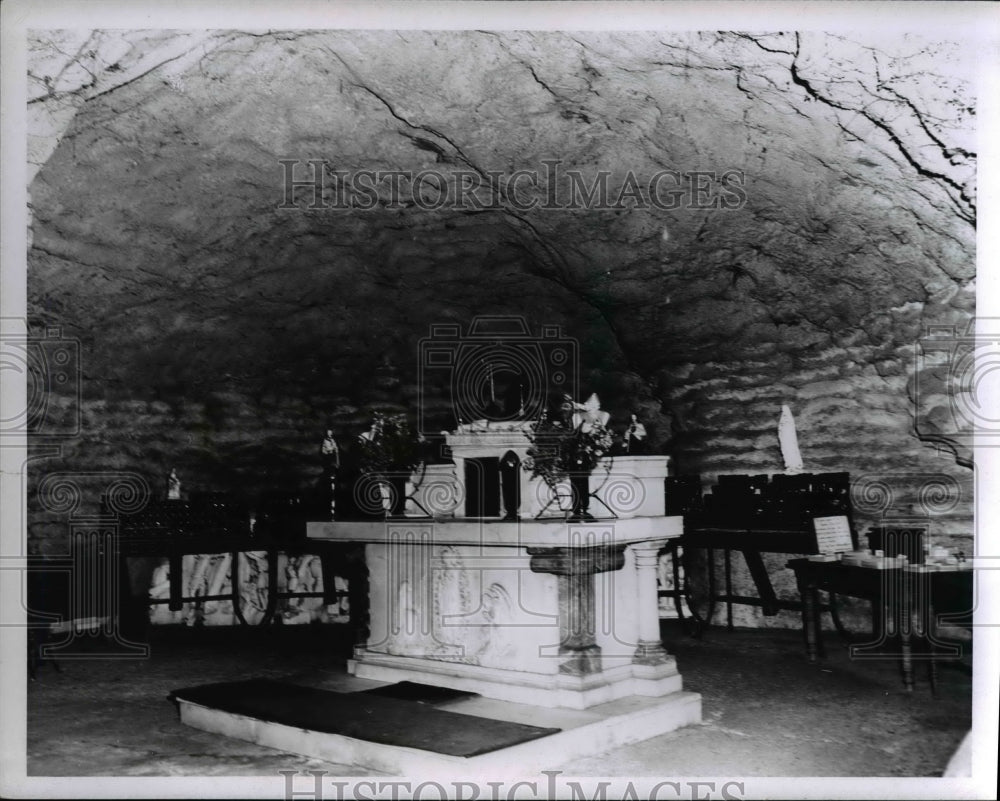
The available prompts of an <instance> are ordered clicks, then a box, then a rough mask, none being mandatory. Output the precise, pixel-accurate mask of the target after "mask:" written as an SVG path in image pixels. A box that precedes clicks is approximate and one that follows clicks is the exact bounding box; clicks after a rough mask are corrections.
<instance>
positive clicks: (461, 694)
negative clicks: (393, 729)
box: [362, 681, 479, 706]
mask: <svg viewBox="0 0 1000 801" xmlns="http://www.w3.org/2000/svg"><path fill="white" fill-rule="evenodd" d="M362 692H364V693H367V694H368V695H378V696H381V697H382V698H398V699H400V700H401V701H416V702H417V703H419V704H430V705H431V706H436V705H438V704H447V703H449V702H451V701H461V700H462V699H464V698H478V697H479V693H472V692H468V691H466V690H453V689H451V688H450V687H436V686H435V685H433V684H420V683H418V682H415V681H400V682H396V683H395V684H387V685H386V686H385V687H372V689H370V690H362Z"/></svg>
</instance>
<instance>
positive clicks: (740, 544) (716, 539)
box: [660, 526, 816, 636]
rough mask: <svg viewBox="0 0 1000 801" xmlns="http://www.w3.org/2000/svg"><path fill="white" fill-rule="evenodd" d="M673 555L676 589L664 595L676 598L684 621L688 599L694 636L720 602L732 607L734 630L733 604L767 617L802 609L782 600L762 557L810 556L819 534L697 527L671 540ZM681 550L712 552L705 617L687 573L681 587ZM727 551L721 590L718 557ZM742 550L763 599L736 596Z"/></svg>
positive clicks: (728, 608)
mask: <svg viewBox="0 0 1000 801" xmlns="http://www.w3.org/2000/svg"><path fill="white" fill-rule="evenodd" d="M668 548H669V549H670V552H671V560H672V562H673V571H674V589H672V590H664V591H661V593H660V595H661V597H671V598H673V600H674V604H675V606H676V608H677V612H678V615H679V617H680V618H681V619H683V618H684V612H683V610H682V605H681V603H680V598H681V596H684V598H685V600H687V607H688V610H689V612H690V615H691V620H692V624H693V626H692V631H691V633H692V634H693V635H694V636H698V635H700V633H701V631H702V630H703V629H704V627H705V626H707V625H708V624H709V623H710V622H711V619H712V614H713V612H714V610H715V604H716V602H718V601H722V602H724V603H725V604H726V625H727V627H728V628H729V629H732V628H733V604H745V605H749V606H759V607H761V609H762V611H763V613H764V614H765V615H767V616H773V615H776V614H777V613H778V610H781V609H787V610H793V611H799V610H800V609H801V608H802V606H801V603H800V602H799V601H790V600H785V599H782V598H778V596H777V594H776V593H775V591H774V586H773V585H772V584H771V578H770V576H769V575H768V572H767V567H766V566H765V565H764V560H763V559H762V558H761V554H764V553H783V554H809V553H815V552H816V535H815V533H814V532H813V531H811V530H808V529H804V528H796V529H792V528H772V529H760V528H740V527H728V528H726V527H721V526H711V527H710V526H696V527H692V528H690V529H688V528H685V531H684V535H683V537H681V538H680V539H679V540H671V541H670V542H669V543H668ZM678 548H681V549H683V548H690V549H694V548H698V549H704V550H705V551H707V553H708V559H707V567H708V577H707V584H708V594H707V599H706V600H707V603H708V608H707V611H705V612H704V614H700V613H699V612H698V610H697V608H696V606H697V605H696V604H695V603H693V601H692V598H691V592H690V585H689V582H688V581H687V572H688V571H687V570H685V586H684V587H683V588H682V587H681V578H680V570H679V564H678ZM716 550H721V551H722V552H723V572H724V581H725V591H724V592H723V593H719V592H717V591H716V586H715V585H716V576H715V559H714V552H715V551H716ZM733 551H739V552H741V553H742V554H743V559H744V560H745V562H746V565H747V569H748V570H749V571H750V576H751V578H752V579H753V582H754V586H755V587H756V589H757V596H756V597H753V596H748V595H736V594H735V593H734V592H733V581H732V555H731V554H732V552H733Z"/></svg>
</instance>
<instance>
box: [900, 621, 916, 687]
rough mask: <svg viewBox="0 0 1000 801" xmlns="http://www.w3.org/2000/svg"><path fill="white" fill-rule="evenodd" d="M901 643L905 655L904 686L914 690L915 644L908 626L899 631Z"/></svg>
mask: <svg viewBox="0 0 1000 801" xmlns="http://www.w3.org/2000/svg"><path fill="white" fill-rule="evenodd" d="M899 643H900V650H901V651H902V655H903V659H902V661H903V686H904V687H905V688H906V691H907V692H913V646H912V643H911V638H910V632H909V629H908V628H907V629H906V630H904V631H901V632H900V633H899Z"/></svg>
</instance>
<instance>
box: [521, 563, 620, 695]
mask: <svg viewBox="0 0 1000 801" xmlns="http://www.w3.org/2000/svg"><path fill="white" fill-rule="evenodd" d="M527 550H528V553H529V554H530V555H531V572H532V573H553V574H554V575H556V576H557V577H558V579H559V635H560V636H559V639H560V643H559V653H560V654H561V655H562V656H565V657H566V659H565V660H564V661H563V663H562V664H561V665H560V666H559V672H560V673H568V674H572V675H576V676H582V675H585V674H590V673H600V672H601V670H602V666H601V648H600V646H599V645H598V644H597V641H596V637H595V625H594V624H595V620H594V574H596V573H604V572H607V571H613V570H620V569H621V567H622V565H624V564H625V553H624V551H625V546H623V545H611V546H590V547H585V548H528V549H527Z"/></svg>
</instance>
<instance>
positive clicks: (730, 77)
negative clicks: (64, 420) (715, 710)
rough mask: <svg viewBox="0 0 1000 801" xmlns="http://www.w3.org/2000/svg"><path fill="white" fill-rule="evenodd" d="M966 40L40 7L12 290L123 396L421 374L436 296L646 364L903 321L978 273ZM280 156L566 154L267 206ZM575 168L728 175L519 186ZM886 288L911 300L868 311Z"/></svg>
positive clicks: (439, 301)
mask: <svg viewBox="0 0 1000 801" xmlns="http://www.w3.org/2000/svg"><path fill="white" fill-rule="evenodd" d="M962 55H963V54H962V53H961V52H960V49H959V48H957V47H955V46H953V45H948V44H943V43H931V44H928V43H927V42H923V41H919V40H915V39H912V38H896V39H894V40H892V41H889V42H880V43H864V42H860V40H859V42H851V41H847V40H844V39H842V38H839V37H833V36H820V35H802V36H798V35H796V34H780V35H777V34H775V35H746V34H714V33H713V34H691V35H681V34H658V33H635V34H633V33H573V34H570V33H528V32H517V33H491V32H409V31H407V32H391V31H376V32H326V31H324V32H268V33H242V32H219V33H214V32H213V33H199V34H197V35H195V34H190V33H172V32H162V31H160V32H155V33H150V32H113V31H105V32H96V33H91V34H88V35H80V34H76V33H72V34H71V33H65V34H56V35H53V36H49V37H46V38H39V39H38V40H36V41H35V42H34V43H33V44H32V55H31V62H30V65H29V67H30V74H29V86H30V97H31V103H30V106H29V109H30V112H31V115H32V116H31V118H30V120H31V121H30V130H31V133H32V134H33V137H32V139H31V142H30V152H31V157H32V159H33V160H34V161H35V162H36V166H37V168H38V171H37V175H36V176H35V178H34V180H33V182H32V184H31V187H30V196H31V204H32V232H31V234H32V240H31V250H30V254H29V304H30V313H31V316H32V320H33V322H34V323H36V324H51V323H57V324H59V325H62V326H63V327H64V329H66V331H67V332H68V333H72V334H74V335H78V336H80V337H81V338H82V339H83V340H84V342H85V343H86V344H87V348H88V349H87V354H88V355H87V358H86V359H85V365H84V366H85V371H86V373H87V376H88V378H89V379H90V380H91V381H96V382H101V381H104V382H109V383H110V382H122V383H125V384H127V385H128V386H129V388H130V391H132V392H134V393H135V394H136V395H137V396H141V395H142V394H144V393H149V392H154V391H155V392H159V391H163V390H164V384H170V383H171V382H173V385H174V386H175V388H182V389H184V391H187V392H190V391H192V390H191V387H192V386H193V385H194V384H206V383H208V384H211V385H213V387H215V385H218V386H219V387H221V386H223V385H229V384H231V385H233V386H235V387H236V388H237V389H246V388H248V387H250V386H251V385H260V384H261V382H263V383H265V384H266V383H267V382H271V383H272V385H274V386H282V385H283V382H286V381H289V380H305V381H308V382H312V383H313V384H314V385H315V386H319V387H321V388H322V387H324V385H325V384H326V383H332V384H335V385H339V386H344V385H345V384H352V385H354V384H357V385H363V384H364V377H365V375H367V374H369V373H370V371H371V370H373V369H374V367H373V366H377V365H380V364H382V365H384V364H386V363H388V364H390V365H392V366H394V367H396V368H397V369H399V370H401V371H403V373H405V374H406V375H408V376H412V375H413V371H414V370H415V362H416V342H417V340H418V339H419V337H421V336H425V335H426V334H427V332H428V326H429V325H430V324H431V323H434V322H442V321H447V320H457V321H460V322H462V323H467V322H468V321H469V320H470V319H471V318H472V316H473V315H475V314H484V313H512V312H516V313H522V314H525V315H526V316H527V317H528V318H529V321H530V322H531V323H532V324H533V325H535V326H537V325H540V324H542V323H551V322H555V323H559V324H562V325H563V326H564V327H565V329H566V330H567V332H568V333H570V334H572V335H574V336H578V337H580V338H582V339H583V345H584V348H583V352H584V354H585V358H588V359H590V360H591V363H589V364H584V365H583V367H584V369H585V370H587V369H596V368H600V369H605V370H607V371H610V372H614V371H618V372H619V373H623V374H632V375H634V376H637V377H638V378H639V379H640V380H641V381H644V382H646V383H647V384H648V385H650V386H653V385H655V384H656V382H657V380H659V377H661V376H662V375H664V374H665V372H669V371H670V370H672V369H676V368H678V367H679V366H681V365H689V364H698V363H703V362H723V363H730V364H733V365H738V364H740V363H742V362H744V361H746V360H752V361H753V363H754V364H755V365H760V363H761V361H762V360H763V361H767V360H768V359H770V358H775V357H777V358H784V359H787V358H793V359H794V358H796V357H797V356H798V355H801V354H807V353H809V352H817V351H820V350H822V349H824V348H829V347H832V346H836V345H838V344H841V345H842V344H844V343H846V342H851V343H857V342H861V343H863V344H871V345H875V346H882V345H890V346H898V345H900V344H902V342H903V341H904V340H905V339H906V338H907V337H910V338H911V341H912V336H913V334H914V333H915V332H916V330H917V327H918V324H919V322H920V313H921V311H922V310H925V309H931V308H935V309H939V310H940V309H945V310H946V309H947V304H948V303H949V302H958V301H954V300H953V299H954V298H966V300H965V301H963V302H965V303H966V304H968V298H969V297H970V296H971V295H970V291H969V290H970V286H971V282H972V279H973V276H974V270H975V264H974V255H973V254H974V241H975V240H974V236H975V222H974V220H975V200H974V193H975V190H974V178H975V164H974V153H973V152H972V151H973V150H974V149H975V148H974V142H973V138H972V137H973V133H974V131H973V122H972V115H973V113H974V111H973V107H974V99H973V98H972V97H971V95H970V89H969V87H968V86H967V85H966V83H965V81H964V80H963V73H962V70H963V63H962V61H961V59H960V56H962ZM281 159H295V160H301V162H302V163H301V164H300V165H299V167H298V169H297V171H296V174H295V175H296V177H297V178H302V177H304V176H305V175H306V174H307V170H306V168H305V164H304V162H305V161H306V160H308V159H326V160H328V161H329V163H330V168H331V169H335V170H343V171H347V172H348V173H352V174H353V173H356V172H357V171H359V170H406V171H412V172H413V173H416V172H419V171H421V170H425V169H432V170H438V171H441V172H443V173H446V174H451V173H453V172H454V171H455V170H467V171H473V172H475V173H476V174H480V175H482V174H485V173H486V172H488V171H493V172H500V173H502V174H503V175H504V176H507V177H509V176H511V175H513V174H514V173H515V172H516V171H518V170H529V171H538V173H539V174H540V175H541V176H542V177H543V178H544V175H545V173H544V170H545V165H544V162H545V160H552V159H558V160H560V170H561V171H562V177H561V178H560V179H559V181H558V182H557V183H556V185H555V186H554V187H553V186H541V187H537V188H535V189H532V187H531V186H529V185H528V184H527V183H522V184H521V185H520V186H521V194H520V195H518V196H505V197H502V198H501V200H500V202H499V203H498V206H499V208H495V209H482V210H474V209H469V208H465V209H462V208H457V207H456V206H455V204H445V205H444V206H443V207H442V208H439V209H436V210H425V209H421V208H419V207H417V206H416V205H414V204H412V203H409V204H404V205H403V207H401V208H391V207H388V206H387V205H385V201H386V200H387V196H386V195H385V193H383V196H382V202H381V203H380V204H379V206H378V207H377V208H375V209H372V210H364V211H362V210H343V209H341V210H320V211H315V210H313V211H310V210H308V209H306V208H304V206H305V205H306V203H305V198H303V200H302V206H303V208H299V209H291V210H289V209H279V208H278V206H279V204H280V203H281V200H282V170H283V168H282V166H281V164H280V163H279V162H280V160H281ZM574 169H575V170H579V171H580V174H581V175H582V176H583V177H584V178H585V179H587V180H593V178H595V177H596V176H597V175H598V171H601V170H606V171H609V172H610V176H611V177H610V179H609V188H610V194H611V196H612V198H614V197H616V196H617V193H618V190H619V188H620V187H621V186H622V183H623V181H625V179H626V176H627V174H628V173H631V174H633V175H634V176H636V178H637V179H638V183H639V186H640V188H641V190H642V191H643V192H645V188H646V184H647V182H648V181H649V179H650V178H651V177H652V176H654V175H655V174H656V173H657V172H658V171H661V170H676V171H681V172H691V171H695V170H702V171H709V172H714V173H716V174H721V173H724V172H726V171H729V170H735V171H739V172H740V173H741V174H742V175H743V176H744V177H743V183H742V188H743V191H744V192H745V196H746V201H745V203H744V204H742V206H741V207H739V208H735V209H720V208H707V209H706V208H692V207H691V204H686V205H682V206H681V207H680V208H674V209H661V208H655V207H654V208H636V207H634V206H635V203H634V202H633V201H626V203H625V204H624V207H622V208H583V209H545V208H534V209H531V210H524V211H522V210H519V209H518V208H516V207H515V201H517V200H518V198H520V199H521V200H525V199H528V198H530V197H544V193H545V192H546V191H548V190H552V189H553V188H554V189H555V190H556V191H558V192H561V193H563V194H562V195H561V197H565V192H566V191H567V190H568V184H567V179H566V177H565V173H566V171H568V170H574ZM331 184H332V182H330V183H328V188H330V186H331ZM665 185H669V184H665ZM405 188H406V187H405V185H404V189H405ZM713 191H714V196H716V197H721V196H722V195H721V194H719V192H718V186H715V188H714V190H713ZM727 197H729V198H732V197H733V195H731V194H730V195H728V196H727ZM893 310H895V311H893ZM900 310H903V311H904V312H905V311H906V310H916V311H915V312H914V314H913V315H911V317H912V319H911V320H910V327H909V328H907V327H906V326H903V327H902V328H900V327H899V326H893V325H887V324H886V322H885V321H886V320H887V319H889V317H887V315H890V316H891V315H892V314H899V313H902V312H900ZM924 313H926V312H924ZM945 316H947V315H945ZM366 371H367V372H366ZM286 386H287V385H286ZM215 388H218V387H215ZM166 389H169V387H166Z"/></svg>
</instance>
